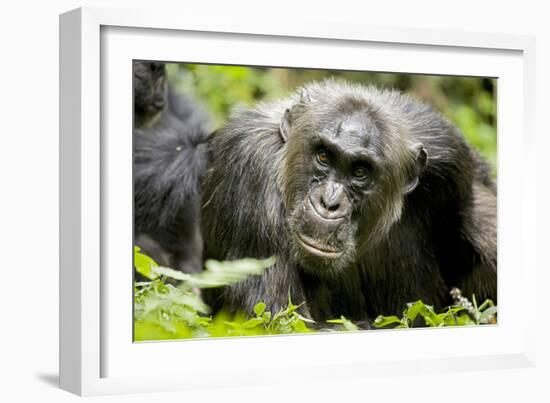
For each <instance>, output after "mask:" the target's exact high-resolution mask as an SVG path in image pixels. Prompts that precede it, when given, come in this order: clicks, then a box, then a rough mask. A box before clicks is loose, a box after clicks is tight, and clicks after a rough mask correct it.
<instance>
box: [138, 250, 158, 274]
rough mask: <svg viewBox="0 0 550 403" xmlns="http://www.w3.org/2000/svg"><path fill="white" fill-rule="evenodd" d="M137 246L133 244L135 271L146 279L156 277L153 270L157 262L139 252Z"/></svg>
mask: <svg viewBox="0 0 550 403" xmlns="http://www.w3.org/2000/svg"><path fill="white" fill-rule="evenodd" d="M140 250H141V249H140V247H139V246H134V267H135V268H136V271H137V272H138V273H139V274H141V275H142V276H144V277H147V278H148V279H151V280H154V279H156V278H157V277H158V275H156V274H155V273H154V271H153V269H154V268H155V267H157V266H158V264H157V262H155V261H154V260H153V259H151V258H150V257H149V256H147V255H145V254H143V253H141V252H140Z"/></svg>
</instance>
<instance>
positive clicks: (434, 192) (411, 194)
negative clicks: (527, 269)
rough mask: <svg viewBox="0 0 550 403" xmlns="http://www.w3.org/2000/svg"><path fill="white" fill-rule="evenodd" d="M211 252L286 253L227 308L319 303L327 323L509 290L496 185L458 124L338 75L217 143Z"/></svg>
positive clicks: (228, 292) (225, 299) (238, 125)
mask: <svg viewBox="0 0 550 403" xmlns="http://www.w3.org/2000/svg"><path fill="white" fill-rule="evenodd" d="M209 147H210V153H211V162H210V167H209V169H208V171H207V174H206V177H205V179H204V182H203V208H202V216H201V217H202V218H201V220H202V225H203V236H204V237H205V241H206V252H205V254H206V256H207V257H208V258H213V259H219V260H226V259H237V258H243V257H255V258H265V257H268V256H271V255H275V256H276V257H277V262H276V264H275V265H274V266H273V267H271V268H269V269H267V270H266V271H265V272H264V274H263V275H261V276H256V277H250V278H248V279H247V280H245V281H243V282H241V283H238V284H236V285H233V286H229V287H226V288H224V289H222V290H221V291H217V292H213V293H212V294H210V295H208V298H209V303H210V304H211V305H213V306H214V308H215V309H222V308H224V309H227V310H230V311H236V310H245V311H250V310H252V308H253V306H254V304H256V303H257V302H258V301H264V302H265V303H266V304H267V306H268V307H270V308H271V309H272V310H273V311H277V310H278V309H280V308H281V307H285V306H286V304H287V303H288V298H289V295H290V297H291V298H292V300H293V302H294V303H300V302H305V303H304V305H303V306H302V312H303V313H304V314H305V315H308V316H309V317H311V318H313V319H314V320H316V321H323V320H325V319H329V318H334V317H339V316H340V315H345V316H347V317H348V318H350V319H355V320H368V319H369V318H370V319H373V318H374V317H375V316H376V315H378V314H386V315H388V314H397V315H399V314H400V313H401V312H402V310H403V309H404V307H405V304H406V303H407V302H412V301H416V300H419V299H421V300H422V301H424V302H425V303H427V304H432V305H434V306H435V307H436V309H441V308H443V307H445V306H447V305H449V304H450V303H451V302H452V300H451V298H450V296H449V290H450V289H451V288H452V287H455V286H456V287H459V288H460V289H461V290H462V291H463V294H464V295H467V296H471V295H472V294H475V296H476V298H477V300H478V301H483V300H485V299H486V298H491V299H493V300H494V301H495V302H496V292H497V281H496V278H497V270H496V266H497V240H496V238H497V236H496V186H495V184H494V181H493V180H492V178H491V175H490V169H489V167H488V166H487V164H486V163H485V162H484V161H483V160H482V158H481V157H480V156H479V154H478V153H477V152H476V151H475V150H474V149H473V148H472V147H471V146H469V145H468V143H467V142H466V140H465V138H464V137H463V135H462V134H461V133H460V131H459V130H458V129H457V128H456V127H455V126H454V125H453V124H451V123H450V122H449V121H448V120H446V119H445V118H444V117H442V116H441V115H440V114H439V113H437V112H436V111H434V110H433V109H432V108H431V107H430V106H428V105H425V104H423V103H421V102H419V101H417V100H414V99H413V98H412V97H409V96H407V95H403V94H401V93H399V92H396V91H390V90H383V89H377V88H376V87H373V86H361V85H354V84H350V83H346V82H342V81H335V80H327V81H323V82H317V83H311V84H309V85H306V86H304V87H303V88H301V89H300V90H298V91H296V92H295V93H293V94H292V95H291V96H289V97H288V98H286V99H282V100H279V101H276V102H271V103H262V104H259V105H257V106H254V107H250V108H244V109H241V110H240V111H238V112H236V113H234V114H233V116H232V117H231V118H230V119H229V121H228V122H227V124H226V125H225V126H224V127H223V128H222V129H221V130H220V131H219V132H218V133H217V134H216V135H215V136H213V137H212V139H211V141H210V143H209Z"/></svg>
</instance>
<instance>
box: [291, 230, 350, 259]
mask: <svg viewBox="0 0 550 403" xmlns="http://www.w3.org/2000/svg"><path fill="white" fill-rule="evenodd" d="M296 237H297V238H298V241H300V243H301V244H302V246H303V247H304V248H305V249H306V250H307V251H308V252H309V253H311V254H313V255H317V256H322V257H328V258H338V257H340V256H342V254H343V252H342V251H340V250H338V249H335V248H331V247H329V246H327V245H320V244H318V243H317V242H315V241H314V240H313V239H311V238H310V237H308V236H305V235H303V234H300V233H298V232H297V233H296Z"/></svg>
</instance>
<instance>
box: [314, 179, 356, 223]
mask: <svg viewBox="0 0 550 403" xmlns="http://www.w3.org/2000/svg"><path fill="white" fill-rule="evenodd" d="M310 201H311V204H312V205H313V208H314V209H315V211H316V212H317V214H319V215H320V216H321V217H323V218H326V219H332V220H334V219H338V218H343V217H345V216H346V215H348V214H349V210H350V203H349V200H348V197H347V196H346V192H345V190H344V187H343V186H342V185H341V184H339V183H335V182H328V183H323V184H321V185H320V186H318V187H317V188H316V189H314V190H313V192H312V194H311V196H310Z"/></svg>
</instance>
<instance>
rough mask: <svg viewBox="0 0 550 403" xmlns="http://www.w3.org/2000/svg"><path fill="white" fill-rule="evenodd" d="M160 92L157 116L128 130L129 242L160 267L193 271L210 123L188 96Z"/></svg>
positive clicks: (198, 258) (197, 265)
mask: <svg viewBox="0 0 550 403" xmlns="http://www.w3.org/2000/svg"><path fill="white" fill-rule="evenodd" d="M166 91H167V94H166V96H165V98H166V100H167V103H166V106H165V108H164V109H163V110H162V111H161V112H160V113H159V116H158V118H157V119H156V120H155V121H154V122H153V123H152V124H149V125H147V126H148V127H140V128H136V129H134V236H135V244H136V245H138V246H140V247H141V248H142V249H143V250H144V252H145V253H147V254H148V255H149V256H151V257H152V258H153V259H154V260H156V261H157V262H158V263H159V264H161V265H163V266H168V267H172V268H175V269H180V270H183V271H185V272H196V271H200V270H201V269H202V244H203V242H202V236H201V233H200V182H201V180H202V177H203V175H204V173H205V171H206V166H207V140H208V136H209V133H210V130H211V129H210V122H209V119H208V117H207V115H206V114H205V113H204V112H203V111H202V110H200V108H199V107H198V106H197V104H196V103H195V102H193V101H192V100H191V99H189V98H187V97H185V96H183V95H180V94H177V93H176V92H175V91H173V89H172V88H170V87H169V88H167V90H166ZM136 102H137V100H136Z"/></svg>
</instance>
